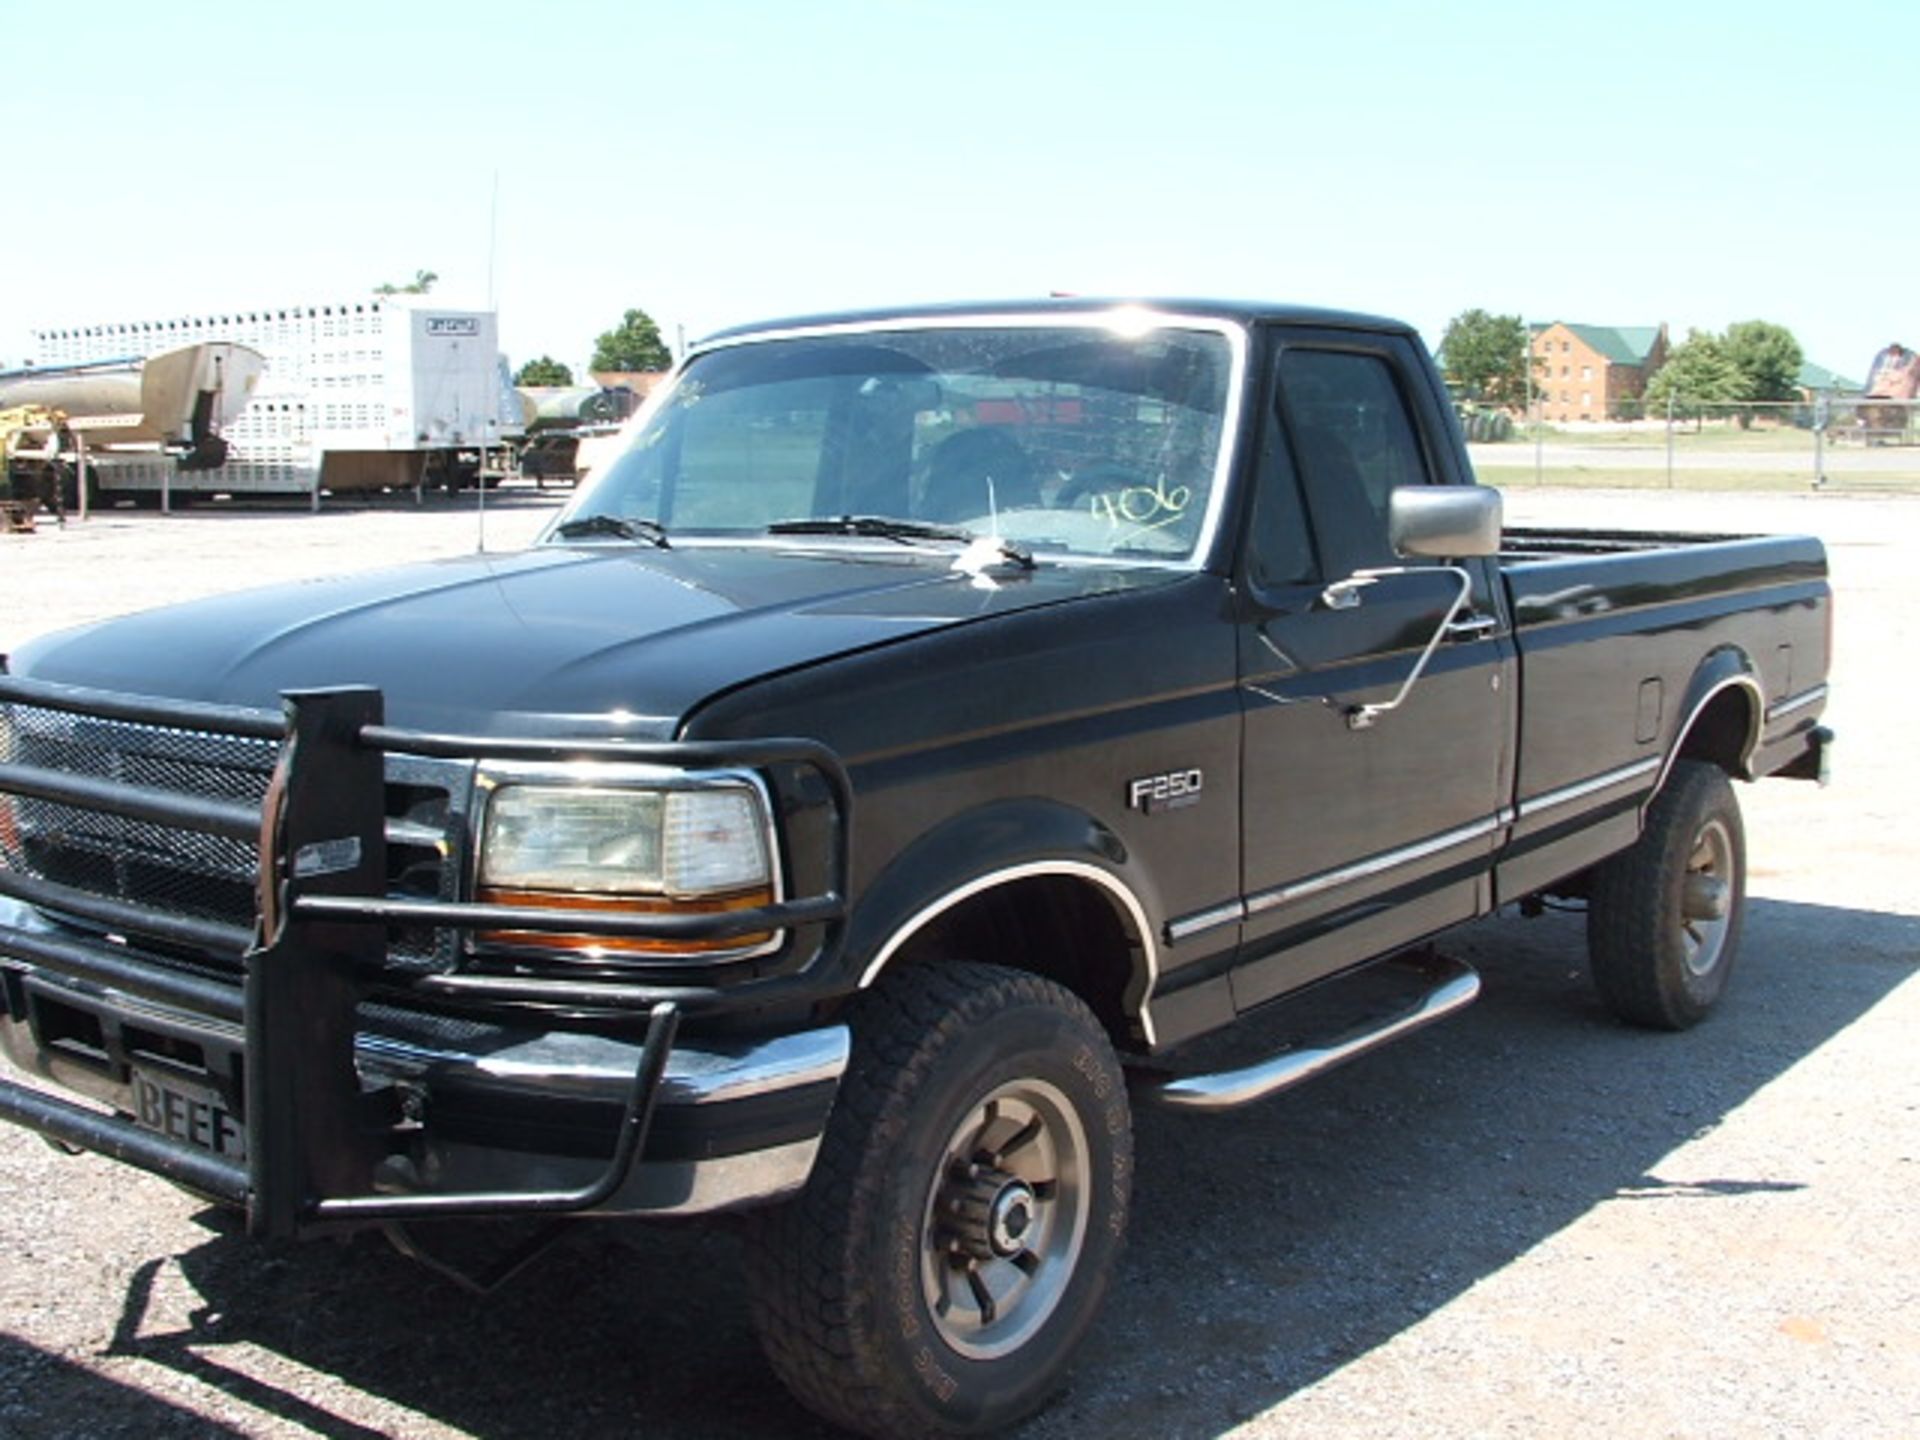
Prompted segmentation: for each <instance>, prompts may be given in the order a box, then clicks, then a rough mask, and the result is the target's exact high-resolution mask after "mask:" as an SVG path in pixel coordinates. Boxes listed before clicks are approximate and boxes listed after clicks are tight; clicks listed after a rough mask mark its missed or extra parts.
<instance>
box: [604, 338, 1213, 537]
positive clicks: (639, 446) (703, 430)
mask: <svg viewBox="0 0 1920 1440" xmlns="http://www.w3.org/2000/svg"><path fill="white" fill-rule="evenodd" d="M1232 373H1233V353H1232V347H1231V346H1230V344H1229V342H1228V339H1227V337H1226V335H1225V334H1222V333H1220V332H1218V331H1211V330H1197V329H1196V330H1180V329H1158V330H1151V331H1148V332H1147V333H1145V334H1125V335H1123V334H1119V333H1116V332H1115V331H1114V330H1112V329H1109V328H1106V327H1105V326H1096V325H1086V326H1052V327H1047V328H1040V327H1031V326H1011V325H1010V326H1004V327H974V326H966V327H939V328H934V327H929V328H927V329H923V330H897V331H896V330H880V331H874V330H865V331H860V332H857V333H856V332H846V333H830V334H821V335H812V336H796V337H792V338H783V339H771V340H763V341H752V342H748V343H742V344H736V345H729V346H725V347H723V348H719V349H715V350H711V351H708V352H707V353H705V354H703V355H699V356H696V357H695V358H694V359H693V360H692V361H691V362H690V363H689V365H688V367H687V370H686V372H685V373H684V374H683V375H682V377H681V379H680V381H679V383H678V384H677V385H676V386H675V387H674V390H673V392H672V393H671V394H670V395H668V396H667V397H666V399H665V402H664V403H663V404H662V405H661V407H660V408H659V409H658V410H657V411H656V412H655V413H654V414H653V415H652V416H651V417H649V419H648V420H647V422H646V423H645V425H644V427H643V428H642V429H641V430H640V431H639V432H638V433H637V434H636V435H635V437H634V440H633V442H632V444H631V445H630V446H629V447H628V449H627V450H626V451H625V452H624V453H623V454H622V455H621V456H620V457H619V458H618V459H617V460H615V461H614V462H613V463H612V464H611V465H609V466H608V467H607V468H606V469H605V471H604V472H603V473H602V474H601V475H600V476H599V477H598V478H597V479H596V481H595V482H594V483H593V485H592V486H591V487H590V489H589V490H588V492H587V493H586V494H585V495H584V496H582V498H581V499H580V501H579V502H578V503H577V504H576V505H575V506H574V507H573V509H572V510H571V511H570V512H569V519H570V520H571V521H572V522H575V525H574V526H572V527H570V528H573V529H574V530H575V533H576V534H578V533H581V532H580V531H579V530H578V528H577V522H579V521H580V520H582V519H583V518H585V517H590V516H595V515H605V516H610V517H615V518H617V519H619V520H626V521H647V522H652V523H653V524H655V525H658V526H662V527H665V530H666V532H667V533H669V534H670V535H671V536H672V537H673V541H674V542H675V543H679V542H680V541H681V540H682V539H685V538H689V537H695V538H697V537H699V536H703V535H706V536H727V537H738V536H762V535H768V534H770V533H771V534H774V535H780V534H785V535H788V536H792V535H794V534H797V533H806V534H809V535H814V536H817V535H821V534H838V535H843V536H857V537H865V538H866V539H867V541H868V543H871V542H872V537H874V536H876V535H881V534H886V533H889V532H888V531H887V529H886V528H885V527H883V526H882V525H881V524H880V523H879V522H883V521H901V522H910V523H909V524H908V525H903V526H898V527H894V533H896V534H897V535H899V536H902V537H906V538H921V539H926V538H928V537H930V536H934V535H937V533H938V532H939V531H953V532H964V533H965V534H971V535H974V536H982V535H993V536H998V537H1002V538H1005V539H1007V540H1009V541H1014V542H1017V543H1019V544H1020V545H1023V546H1025V547H1028V548H1029V549H1031V550H1033V551H1035V552H1047V551H1053V552H1057V553H1061V554H1069V555H1073V554H1078V555H1089V556H1134V557H1143V558H1149V559H1156V560H1180V559H1186V558H1188V557H1189V556H1191V554H1192V553H1193V549H1194V546H1195V544H1196V542H1197V541H1198V540H1199V538H1200V535H1201V530H1202V526H1203V523H1204V521H1205V518H1206V515H1207V511H1208V505H1209V500H1210V498H1211V496H1212V493H1213V487H1214V482H1215V474H1216V471H1217V470H1218V467H1219V462H1220V450H1221V436H1222V434H1223V430H1224V421H1225V414H1226V408H1227V396H1228V390H1229V381H1230V378H1231V376H1232ZM846 518H858V519H860V520H861V522H862V523H861V524H860V525H858V526H852V525H848V526H826V525H818V526H808V525H806V524H804V523H796V522H807V521H835V520H842V519H846ZM936 527H937V529H936ZM605 533H611V532H605ZM788 543H792V542H791V541H789V542H788Z"/></svg>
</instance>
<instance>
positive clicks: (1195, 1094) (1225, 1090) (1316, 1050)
mask: <svg viewBox="0 0 1920 1440" xmlns="http://www.w3.org/2000/svg"><path fill="white" fill-rule="evenodd" d="M1391 963H1394V964H1395V965H1396V966H1397V967H1411V968H1415V969H1417V971H1418V973H1419V974H1420V975H1421V976H1422V978H1424V979H1425V980H1426V981H1427V986H1428V988H1427V990H1426V993H1425V994H1423V995H1421V996H1420V998H1419V999H1418V1000H1416V1001H1415V1002H1414V1003H1413V1004H1412V1005H1410V1006H1407V1007H1406V1008H1405V1009H1402V1010H1400V1011H1397V1012H1396V1013H1394V1014H1392V1015H1389V1016H1387V1017H1385V1018H1383V1019H1376V1020H1372V1021H1369V1022H1367V1023H1365V1024H1363V1025H1358V1026H1355V1027H1354V1028H1353V1029H1351V1030H1347V1031H1345V1032H1343V1033H1341V1034H1339V1035H1337V1036H1335V1037H1334V1038H1333V1039H1331V1040H1329V1041H1327V1042H1326V1043H1325V1044H1320V1045H1304V1046H1300V1047H1297V1048H1294V1049H1289V1050H1283V1051H1281V1052H1280V1053H1279V1054H1278V1055H1275V1056H1273V1057H1271V1058H1270V1059H1266V1060H1262V1061H1260V1062H1259V1063H1257V1064H1254V1065H1248V1066H1245V1067H1243V1068H1241V1069H1238V1070H1222V1071H1219V1072H1217V1073H1215V1074H1212V1075H1182V1076H1180V1077H1178V1078H1176V1079H1171V1080H1167V1081H1165V1082H1163V1083H1161V1084H1159V1085H1156V1086H1154V1087H1153V1088H1151V1089H1149V1090H1148V1091H1147V1092H1146V1095H1145V1097H1143V1098H1148V1099H1151V1100H1153V1101H1154V1102H1155V1103H1157V1104H1160V1105H1165V1106H1168V1107H1170V1108H1172V1109H1175V1110H1231V1109H1234V1108H1235V1107H1237V1106H1241V1105H1249V1104H1252V1103H1253V1102H1254V1101H1255V1100H1265V1099H1267V1098H1268V1097H1269V1096H1273V1095H1278V1094H1279V1093H1280V1092H1281V1091H1282V1090H1290V1089H1292V1088H1293V1087H1294V1086H1295V1085H1298V1084H1300V1083H1302V1082H1303V1081H1307V1080H1311V1079H1313V1077H1314V1076H1316V1075H1323V1074H1325V1073H1326V1072H1327V1071H1329V1070H1331V1069H1333V1068H1334V1066H1336V1065H1342V1064H1345V1063H1346V1062H1347V1061H1349V1060H1351V1059H1353V1058H1354V1057H1355V1056H1356V1055H1364V1054H1366V1053H1367V1052H1368V1051H1369V1050H1377V1049H1378V1048H1379V1047H1380V1046H1382V1045H1385V1044H1388V1043H1389V1042H1391V1041H1394V1040H1398V1039H1399V1038H1400V1037H1401V1036H1403V1035H1407V1034H1410V1033H1411V1032H1413V1031H1415V1030H1418V1029H1419V1028H1420V1027H1421V1026H1423V1025H1430V1024H1432V1023H1433V1022H1434V1021H1435V1020H1440V1019H1443V1018H1445V1017H1446V1016H1448V1015H1451V1014H1453V1012H1454V1011H1456V1010H1460V1009H1464V1008H1465V1007H1466V1006H1468V1005H1471V1004H1472V1003H1473V1002H1474V1000H1475V998H1476V997H1478V995H1479V994H1480V975H1479V972H1478V971H1476V970H1475V969H1474V968H1473V967H1472V966H1471V965H1466V964H1463V963H1461V962H1460V961H1458V960H1449V959H1447V958H1446V957H1445V956H1441V955H1432V956H1424V957H1422V958H1421V959H1420V960H1418V961H1396V962H1391Z"/></svg>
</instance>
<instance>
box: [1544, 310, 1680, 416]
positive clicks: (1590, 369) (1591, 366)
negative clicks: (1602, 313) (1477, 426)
mask: <svg viewBox="0 0 1920 1440" xmlns="http://www.w3.org/2000/svg"><path fill="white" fill-rule="evenodd" d="M1532 329H1533V392H1534V398H1535V399H1536V401H1537V402H1538V404H1539V407H1540V417H1541V418H1542V419H1544V420H1554V421H1564V420H1617V419H1620V418H1622V416H1621V402H1623V401H1626V400H1637V399H1639V398H1640V396H1641V395H1643V394H1645V393H1646V389H1647V381H1648V380H1649V379H1651V378H1652V376H1653V372H1654V371H1656V370H1658V369H1659V368H1660V367H1661V366H1662V365H1664V364H1666V363H1667V348H1668V347H1667V327H1666V326H1665V325H1575V324H1573V323H1572V322H1570V321H1566V320H1556V321H1554V322H1553V323H1552V324H1550V325H1535V326H1533V327H1532ZM1629 408H1631V407H1629Z"/></svg>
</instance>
